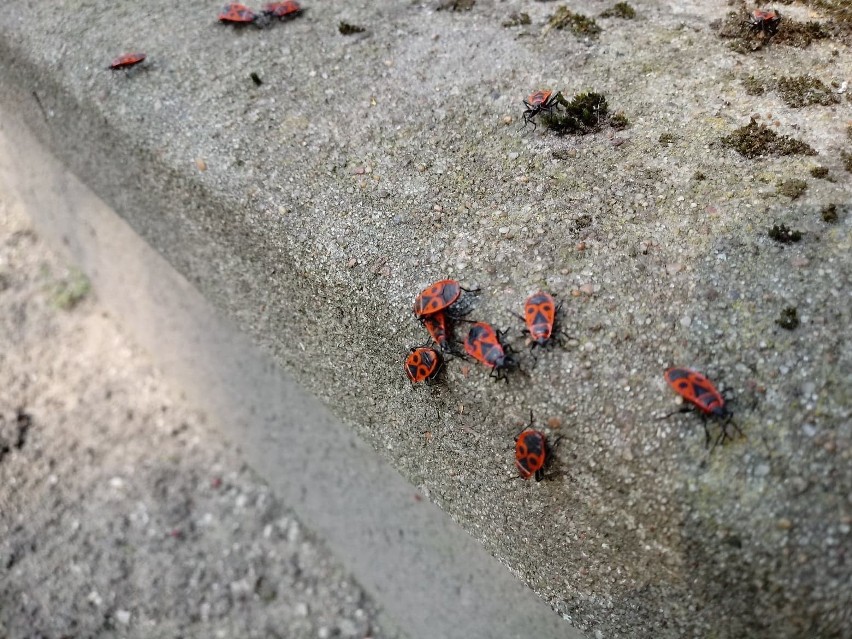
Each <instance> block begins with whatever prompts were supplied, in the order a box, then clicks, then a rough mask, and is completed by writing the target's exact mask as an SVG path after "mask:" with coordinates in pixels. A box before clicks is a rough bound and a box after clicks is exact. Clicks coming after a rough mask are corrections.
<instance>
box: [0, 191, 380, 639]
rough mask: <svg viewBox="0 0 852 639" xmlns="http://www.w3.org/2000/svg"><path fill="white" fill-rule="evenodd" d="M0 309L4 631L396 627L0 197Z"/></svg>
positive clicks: (371, 632) (82, 633)
mask: <svg viewBox="0 0 852 639" xmlns="http://www.w3.org/2000/svg"><path fill="white" fill-rule="evenodd" d="M0 307H1V308H2V312H0V389H2V393H0V566H2V570H0V637H2V638H3V639H7V638H8V639H17V638H25V637H33V638H34V637H75V638H83V637H205V638H207V637H237V636H239V637H265V638H266V637H282V638H284V637H286V638H287V639H293V638H301V637H305V638H307V637H319V638H323V637H352V638H359V639H363V638H367V637H371V638H376V639H377V638H379V637H388V636H391V635H389V634H387V633H385V632H383V631H382V630H381V629H380V627H379V625H378V623H377V621H376V618H377V614H378V613H377V609H376V606H375V605H374V604H373V603H372V602H371V601H370V599H369V598H368V597H367V596H366V595H365V593H364V592H363V591H362V589H361V588H360V587H359V586H358V585H357V584H356V583H354V582H353V580H352V579H351V578H350V577H349V576H348V575H347V573H346V571H345V570H343V569H342V568H341V567H340V566H339V565H338V564H337V563H336V562H335V561H334V560H333V559H332V558H331V557H330V556H329V553H328V551H327V550H326V549H325V548H324V547H323V545H322V544H321V543H320V542H318V541H317V540H316V539H314V538H313V537H312V535H311V533H310V532H308V531H306V530H305V529H304V528H303V527H302V526H301V525H300V523H299V521H298V520H297V519H296V518H295V517H294V516H293V513H292V512H290V511H289V510H288V508H287V507H286V506H285V505H284V504H282V503H281V502H280V501H279V500H277V499H276V498H275V496H274V495H272V494H271V493H270V491H269V489H268V488H267V486H265V485H264V483H263V482H262V481H261V480H260V479H259V478H258V477H257V476H256V475H254V474H253V473H252V471H250V470H249V469H248V468H247V467H246V466H245V465H244V464H243V463H242V462H241V461H240V455H239V451H237V450H234V449H233V447H231V446H229V445H228V444H226V442H224V441H223V439H222V438H221V437H220V436H219V434H218V433H216V432H213V431H211V429H210V428H209V427H208V426H207V425H206V424H205V417H204V415H203V414H201V413H199V412H198V411H196V410H193V408H191V407H190V406H188V405H187V403H186V402H185V401H183V400H182V399H181V397H180V396H179V394H178V393H176V392H175V391H174V390H173V389H171V388H169V387H168V386H167V384H166V382H165V381H164V380H163V378H162V376H161V375H160V374H159V373H158V371H157V370H156V368H155V367H154V366H153V365H152V364H151V362H150V361H149V359H148V357H147V355H146V354H145V353H143V352H140V350H139V349H138V348H136V347H135V346H134V345H133V344H132V343H131V342H130V341H129V339H128V338H127V337H126V336H125V335H123V334H122V331H121V329H120V327H119V326H117V325H116V323H115V321H114V320H113V318H111V317H109V316H108V315H107V314H106V313H105V312H104V311H103V309H102V308H101V307H100V306H99V305H98V302H97V300H96V299H94V298H93V296H92V295H91V294H90V293H89V290H88V284H87V281H86V279H85V278H84V277H83V276H82V275H81V274H80V273H78V272H76V271H74V270H73V269H70V268H69V267H68V266H67V265H66V264H65V263H63V261H62V260H61V259H58V258H57V256H56V255H55V254H54V253H53V252H52V251H50V250H49V249H48V248H47V247H46V246H45V244H44V242H43V241H42V240H41V239H40V238H39V237H38V235H37V234H36V233H35V232H34V231H33V229H32V227H31V226H30V223H29V221H28V220H27V219H26V218H25V217H23V216H22V215H21V214H19V213H18V212H17V211H15V210H13V209H12V208H11V207H10V206H9V205H8V203H4V202H3V200H2V199H0ZM394 636H395V635H394Z"/></svg>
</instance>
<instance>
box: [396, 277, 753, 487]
mask: <svg viewBox="0 0 852 639" xmlns="http://www.w3.org/2000/svg"><path fill="white" fill-rule="evenodd" d="M478 292H479V289H466V288H464V287H463V286H462V285H461V284H460V283H459V282H457V281H456V280H452V279H446V280H439V281H437V282H434V283H433V284H431V285H430V286H428V287H426V288H425V289H423V290H422V291H421V292H420V293H418V294H417V296H416V297H415V298H414V309H413V310H414V315H415V317H416V318H417V319H418V320H419V321H420V322H421V323H422V324H423V325H424V326H425V327H426V330H427V331H428V332H429V335H430V338H431V342H427V343H426V344H423V345H421V346H413V347H411V349H410V350H409V352H408V355H407V356H406V358H405V362H404V364H403V369H404V370H405V374H406V375H407V376H408V379H409V381H410V382H411V384H412V385H414V384H417V383H427V384H429V383H433V382H435V381H436V380H437V379H438V377H439V375H440V374H441V372H442V371H443V369H444V363H445V360H446V359H451V358H453V357H460V358H463V359H468V358H470V359H473V360H474V361H477V362H479V363H480V364H482V365H483V366H485V367H486V368H488V369H489V370H490V373H489V377H492V378H494V379H497V380H500V379H502V380H504V381H506V382H508V372H509V371H512V370H515V369H520V362H519V360H518V359H517V357H516V356H515V351H514V349H513V348H512V346H511V345H510V344H508V343H506V341H505V339H504V338H505V334H506V332H505V331H500V330H497V329H495V328H494V327H493V326H492V325H491V324H488V323H487V322H477V321H472V320H468V319H466V317H465V316H466V315H468V313H469V312H470V310H471V308H470V303H469V299H468V295H472V294H475V293H478ZM464 294H468V295H464ZM561 309H562V304H561V302H560V303H559V304H557V303H556V300H555V299H554V297H553V295H551V294H550V293H546V292H544V291H538V292H536V293H533V294H532V295H530V296H529V297H527V299H526V300H525V301H524V315H523V316H520V315H518V317H519V318H520V319H522V320H523V321H524V324H525V326H524V328H523V330H522V333H524V334H526V335H528V336H529V345H530V352H533V351H534V350H535V348H536V347H538V348H546V347H548V346H551V345H552V344H554V343H555V342H556V341H558V339H559V337H560V336H561V335H563V332H562V330H561V329H560V327H559V323H560V314H561ZM459 322H464V323H467V324H470V328H469V329H468V332H467V336H466V337H465V339H464V342H463V346H464V351H463V352H462V351H461V350H459V348H458V347H457V344H458V342H457V341H456V340H455V339H454V331H453V329H454V328H455V325H456V324H457V323H459ZM663 377H664V379H665V380H666V382H667V383H668V384H669V386H670V387H671V388H672V389H673V390H674V391H675V392H676V393H677V394H678V395H680V396H681V397H682V398H683V399H684V401H686V402H687V404H688V405H687V406H684V407H683V408H681V409H680V410H677V411H674V412H673V413H670V414H668V415H665V416H663V417H662V418H661V419H665V418H667V417H671V416H672V415H674V414H676V413H683V412H687V411H693V410H694V411H697V412H698V413H699V414H700V415H701V417H702V419H703V421H704V432H705V435H706V438H705V445H706V446H708V447H709V445H710V440H711V437H710V431H709V430H708V428H707V420H708V419H715V420H718V421H720V422H721V427H720V432H719V435H718V437H717V438H716V440H715V442H714V444H713V449H715V448H716V446H717V445H719V444H720V443H722V442H724V441H725V440H726V439H733V435H732V433H731V431H730V430H729V427H732V428H733V429H734V430H736V432H737V433H739V434H740V435H742V431H741V430H740V428H739V426H737V425H736V424H735V423H734V422H733V413H732V412H731V411H730V410H729V408H728V407H727V405H726V401H725V398H724V396H723V394H722V393H720V392H719V391H718V390H717V389H716V387H715V386H714V385H713V383H712V382H711V381H710V380H709V379H707V378H706V377H705V376H704V375H702V374H701V373H699V372H697V371H694V370H692V369H688V368H679V367H673V368H669V369H668V370H666V371H665V373H664V374H663ZM550 457H551V455H550V451H549V448H548V443H547V438H546V436H545V434H544V433H542V432H541V431H539V430H536V429H535V428H533V418H532V413H530V425H529V427H527V428H526V429H524V430H523V431H522V432H521V433H520V434H519V435H518V436H517V437H516V438H515V465H516V466H517V468H518V472H519V473H520V476H521V477H522V478H523V479H529V478H530V477H535V478H536V480H537V481H538V480H541V479H542V477H543V475H544V468H545V465H546V463H547V462H548V461H549V459H550Z"/></svg>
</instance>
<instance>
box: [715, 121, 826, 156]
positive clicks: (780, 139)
mask: <svg viewBox="0 0 852 639" xmlns="http://www.w3.org/2000/svg"><path fill="white" fill-rule="evenodd" d="M722 144H724V145H726V146H729V147H731V148H732V149H734V150H735V151H737V153H739V154H740V155H742V156H745V157H747V158H756V157H760V156H761V155H816V154H817V152H816V150H814V148H813V147H811V145H809V144H807V143H806V142H802V141H801V140H797V139H795V138H791V137H789V136H786V135H778V134H777V133H775V131H773V130H772V129H770V128H769V127H768V126H766V125H764V124H758V122H757V120H755V119H754V118H752V119H751V122H749V123H748V124H747V125H746V126H743V127H740V128H739V129H737V130H735V131H734V132H733V133H731V135H727V136H725V137H723V138H722Z"/></svg>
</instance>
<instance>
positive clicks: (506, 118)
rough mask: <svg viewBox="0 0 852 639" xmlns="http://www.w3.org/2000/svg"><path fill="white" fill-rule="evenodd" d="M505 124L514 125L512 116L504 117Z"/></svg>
mask: <svg viewBox="0 0 852 639" xmlns="http://www.w3.org/2000/svg"><path fill="white" fill-rule="evenodd" d="M503 124H512V116H511V115H504V116H503Z"/></svg>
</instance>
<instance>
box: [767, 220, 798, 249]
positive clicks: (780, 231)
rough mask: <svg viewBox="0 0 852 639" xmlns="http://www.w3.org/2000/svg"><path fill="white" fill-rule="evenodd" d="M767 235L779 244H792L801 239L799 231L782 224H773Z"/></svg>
mask: <svg viewBox="0 0 852 639" xmlns="http://www.w3.org/2000/svg"><path fill="white" fill-rule="evenodd" d="M769 237H770V238H772V239H773V240H775V241H776V242H778V243H779V244H792V243H794V242H799V241H801V239H802V233H801V231H796V230H793V229H790V228H787V226H786V225H784V224H773V225H772V228H771V229H769Z"/></svg>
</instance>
